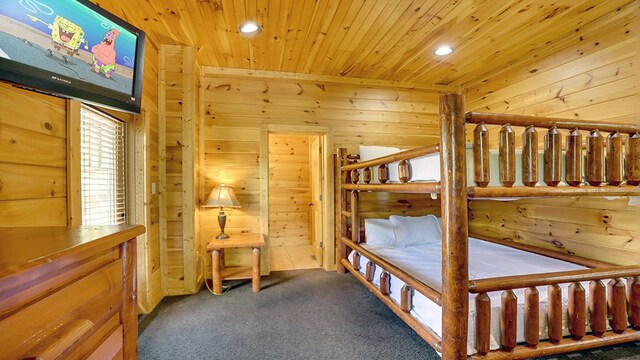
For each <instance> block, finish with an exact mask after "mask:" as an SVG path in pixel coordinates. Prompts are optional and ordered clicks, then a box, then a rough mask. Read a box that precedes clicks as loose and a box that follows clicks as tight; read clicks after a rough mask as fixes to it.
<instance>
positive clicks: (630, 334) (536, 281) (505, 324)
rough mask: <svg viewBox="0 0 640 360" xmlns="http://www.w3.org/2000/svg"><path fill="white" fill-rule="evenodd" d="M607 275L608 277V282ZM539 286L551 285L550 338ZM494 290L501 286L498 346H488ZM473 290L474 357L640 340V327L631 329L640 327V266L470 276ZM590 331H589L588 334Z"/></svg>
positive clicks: (522, 354) (520, 354) (532, 353)
mask: <svg viewBox="0 0 640 360" xmlns="http://www.w3.org/2000/svg"><path fill="white" fill-rule="evenodd" d="M624 279H626V281H625V280H624ZM603 280H609V281H608V282H607V284H606V285H605V284H604V283H603ZM586 282H589V286H588V288H587V289H585V287H584V286H583V285H582V283H586ZM561 284H569V286H568V307H567V309H566V311H567V312H568V327H569V333H570V335H571V336H570V338H563V324H562V318H563V312H564V311H565V310H564V309H563V306H562V291H561V288H560V285H561ZM539 286H547V295H548V296H547V320H548V324H547V330H548V331H547V335H548V339H549V340H548V341H544V342H541V340H540V336H539V328H540V302H539V292H538V289H537V287H539ZM517 289H524V303H525V312H524V327H525V331H524V335H525V339H524V340H525V343H526V344H525V345H518V344H517V339H516V329H517V316H516V309H517V303H518V298H517V296H516V294H515V292H514V290H517ZM493 291H502V297H501V304H500V345H501V349H500V351H490V348H489V344H490V331H491V299H490V297H489V296H488V294H487V293H489V292H493ZM469 292H470V293H473V294H477V296H476V298H475V303H476V350H477V351H478V355H476V356H474V357H475V358H501V357H503V356H504V353H505V351H506V352H508V354H509V356H508V357H509V358H528V357H531V356H535V355H540V354H544V355H550V354H555V353H560V352H565V351H571V350H578V349H587V348H590V347H596V346H602V345H606V344H616V343H621V342H625V341H630V340H633V339H640V332H638V331H634V330H630V329H629V327H631V328H633V329H636V330H640V266H621V267H611V268H598V269H588V270H576V271H567V272H557V273H545V274H534V275H521V276H510V277H497V278H490V279H481V280H472V281H469ZM587 294H588V296H587ZM587 319H589V320H588V321H587ZM607 320H608V324H609V326H610V327H611V331H609V332H607V328H606V327H607ZM587 325H588V326H589V327H588V328H587ZM589 332H590V333H591V335H587V333H589ZM543 334H544V333H543ZM501 354H502V355H501Z"/></svg>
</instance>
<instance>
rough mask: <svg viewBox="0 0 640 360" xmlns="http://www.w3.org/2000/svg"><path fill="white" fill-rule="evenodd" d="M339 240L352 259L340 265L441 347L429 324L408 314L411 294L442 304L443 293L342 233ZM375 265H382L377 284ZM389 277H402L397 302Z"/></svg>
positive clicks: (440, 339)
mask: <svg viewBox="0 0 640 360" xmlns="http://www.w3.org/2000/svg"><path fill="white" fill-rule="evenodd" d="M352 233H353V231H352ZM340 241H341V243H342V244H344V246H347V247H349V248H350V249H352V250H353V252H354V253H353V255H352V257H351V263H350V262H349V260H348V259H341V261H340V262H341V264H342V266H343V267H344V268H345V269H347V270H349V271H350V272H351V273H352V274H353V275H354V276H355V277H356V278H358V280H360V282H362V283H363V284H364V285H365V286H366V287H367V288H368V289H369V290H370V291H371V292H372V293H373V294H374V295H376V296H377V297H378V298H379V299H380V300H382V302H384V303H385V304H386V305H387V306H388V307H389V308H391V310H392V311H393V312H394V313H396V315H398V316H399V317H400V318H401V319H402V320H403V321H404V322H406V323H407V324H408V325H409V326H410V327H411V328H412V329H413V330H414V331H416V333H417V334H418V335H420V337H422V338H423V339H424V340H425V341H427V342H428V343H429V344H430V345H431V346H433V347H434V348H435V349H436V351H442V338H441V337H440V336H439V335H437V334H436V333H435V332H433V330H431V329H430V328H428V327H426V326H424V325H422V324H421V323H420V322H418V320H417V319H416V318H415V317H413V315H411V310H412V309H413V296H414V294H415V292H416V291H417V292H419V293H420V294H422V295H424V296H425V297H426V298H427V299H429V300H431V301H433V302H434V303H436V304H438V305H441V304H442V295H441V294H440V292H438V291H437V290H435V289H433V288H431V287H429V286H428V285H425V284H424V283H423V282H421V281H420V280H417V279H415V278H414V277H412V276H411V275H409V274H407V273H406V272H404V271H403V270H401V269H400V268H398V267H397V266H395V265H393V264H391V263H389V262H387V261H386V260H384V259H382V258H380V257H379V256H377V255H375V254H374V253H372V252H370V251H368V250H366V249H365V248H363V247H362V246H360V245H358V244H357V243H356V242H354V241H353V240H352V239H349V238H344V237H343V238H341V239H340ZM363 256H364V257H365V258H367V259H368V260H369V261H368V262H367V263H366V264H365V265H364V266H363V264H362V263H361V261H362V257H363ZM378 267H379V268H380V269H382V271H381V273H380V282H379V285H378V286H376V285H375V282H374V276H375V272H376V268H378ZM362 273H364V275H362ZM392 281H402V282H403V283H404V285H403V286H402V289H401V290H400V303H398V302H396V301H395V300H394V299H392V298H391V296H390V293H391V282H392Z"/></svg>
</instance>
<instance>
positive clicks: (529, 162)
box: [522, 126, 538, 186]
mask: <svg viewBox="0 0 640 360" xmlns="http://www.w3.org/2000/svg"><path fill="white" fill-rule="evenodd" d="M537 183H538V132H537V131H536V128H535V127H533V126H527V128H526V129H525V130H524V132H523V133H522V184H523V185H524V186H536V184H537Z"/></svg>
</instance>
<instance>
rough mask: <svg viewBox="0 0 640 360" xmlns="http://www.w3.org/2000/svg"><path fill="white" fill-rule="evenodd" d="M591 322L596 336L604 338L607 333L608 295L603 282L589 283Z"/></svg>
mask: <svg viewBox="0 0 640 360" xmlns="http://www.w3.org/2000/svg"><path fill="white" fill-rule="evenodd" d="M589 321H590V327H591V331H592V332H593V335H595V336H602V334H604V332H605V331H607V295H606V288H605V286H604V284H603V283H602V281H600V280H593V281H591V282H590V283H589Z"/></svg>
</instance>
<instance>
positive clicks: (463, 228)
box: [440, 94, 469, 360]
mask: <svg viewBox="0 0 640 360" xmlns="http://www.w3.org/2000/svg"><path fill="white" fill-rule="evenodd" d="M440 141H441V143H440V174H441V175H440V178H441V180H440V186H441V195H442V196H441V197H440V203H441V209H442V358H443V359H444V360H452V359H465V358H466V357H467V327H468V317H469V265H468V212H467V177H466V168H467V167H466V159H465V156H466V144H465V119H464V96H462V95H460V94H448V95H443V96H441V97H440Z"/></svg>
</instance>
